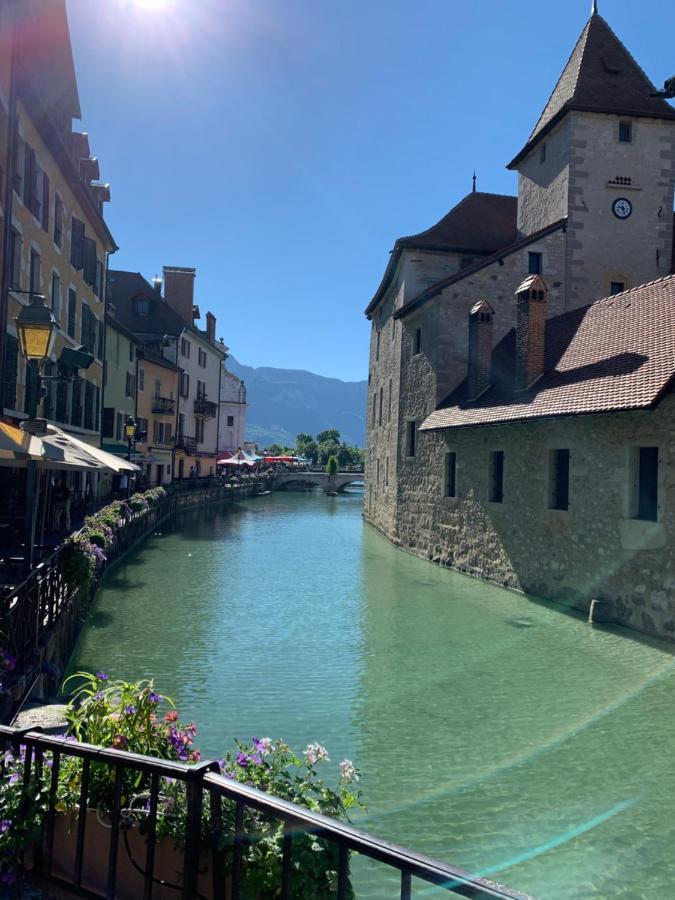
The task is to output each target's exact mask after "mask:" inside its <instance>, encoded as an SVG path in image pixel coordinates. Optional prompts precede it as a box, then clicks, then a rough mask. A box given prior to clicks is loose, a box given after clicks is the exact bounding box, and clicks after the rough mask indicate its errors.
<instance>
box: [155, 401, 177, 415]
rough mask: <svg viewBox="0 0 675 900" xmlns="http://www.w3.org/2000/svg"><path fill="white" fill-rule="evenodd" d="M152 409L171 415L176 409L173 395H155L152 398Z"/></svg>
mask: <svg viewBox="0 0 675 900" xmlns="http://www.w3.org/2000/svg"><path fill="white" fill-rule="evenodd" d="M152 411H153V412H154V413H160V414H164V415H167V416H170V415H173V413H174V412H175V411H176V401H175V400H174V399H173V397H159V396H155V397H153V398H152Z"/></svg>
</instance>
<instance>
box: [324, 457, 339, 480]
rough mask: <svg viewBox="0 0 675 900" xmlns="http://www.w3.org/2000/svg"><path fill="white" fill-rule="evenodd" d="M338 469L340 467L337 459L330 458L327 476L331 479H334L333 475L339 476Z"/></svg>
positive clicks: (327, 465)
mask: <svg viewBox="0 0 675 900" xmlns="http://www.w3.org/2000/svg"><path fill="white" fill-rule="evenodd" d="M338 468H339V466H338V461H337V459H336V458H335V457H334V456H330V457H329V458H328V462H327V463H326V474H327V475H330V477H331V478H332V477H333V475H337V470H338Z"/></svg>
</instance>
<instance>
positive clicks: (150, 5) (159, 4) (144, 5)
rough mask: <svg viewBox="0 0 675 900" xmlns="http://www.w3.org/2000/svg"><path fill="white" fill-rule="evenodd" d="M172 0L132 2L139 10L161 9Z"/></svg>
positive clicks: (138, 0)
mask: <svg viewBox="0 0 675 900" xmlns="http://www.w3.org/2000/svg"><path fill="white" fill-rule="evenodd" d="M171 2H172V0H134V3H135V5H136V6H138V7H140V8H141V9H163V8H165V7H167V6H170V5H171Z"/></svg>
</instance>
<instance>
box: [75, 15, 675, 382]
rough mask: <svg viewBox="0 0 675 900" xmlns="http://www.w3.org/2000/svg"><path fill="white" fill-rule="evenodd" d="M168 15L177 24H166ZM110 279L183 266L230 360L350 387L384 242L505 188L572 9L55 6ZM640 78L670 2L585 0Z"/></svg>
mask: <svg viewBox="0 0 675 900" xmlns="http://www.w3.org/2000/svg"><path fill="white" fill-rule="evenodd" d="M186 9H189V13H186V12H185V10H186ZM68 10H69V17H70V25H71V35H72V41H73V49H74V54H75V64H76V68H77V74H78V81H79V89H80V99H81V104H82V110H83V118H82V123H81V127H82V129H83V130H85V131H88V132H89V135H90V142H91V146H92V152H93V153H94V154H95V155H97V156H98V157H99V159H100V163H101V175H102V178H103V180H104V181H109V182H110V183H111V187H112V202H111V203H110V204H109V206H108V213H107V219H108V223H109V225H110V227H111V230H112V232H113V235H114V236H115V238H116V240H117V243H118V244H119V246H120V250H119V251H118V253H117V254H116V255H115V256H114V257H113V258H112V265H113V267H116V268H125V269H130V270H134V271H140V272H142V273H143V274H144V275H145V276H146V277H148V278H151V277H152V276H153V275H155V274H156V273H158V272H159V273H161V269H162V265H165V264H167V265H180V266H196V268H197V282H196V295H197V302H198V304H199V306H200V308H201V311H202V313H205V312H206V310H207V309H211V310H213V312H214V314H215V315H216V316H217V319H218V326H217V332H218V335H219V336H221V335H222V337H223V338H224V340H225V342H226V344H227V345H228V346H229V347H230V348H231V351H232V353H233V354H234V355H235V356H236V357H237V358H238V359H239V360H240V361H241V362H243V363H247V364H248V365H254V366H260V365H270V366H282V367H288V368H304V369H309V370H311V371H314V372H318V373H320V374H322V375H329V376H334V377H338V378H343V379H346V380H356V379H360V378H365V377H366V376H367V360H368V336H369V326H368V323H367V321H366V320H365V318H364V316H363V309H364V307H365V306H366V304H367V302H368V300H369V299H370V297H371V296H372V294H373V292H374V291H375V289H376V287H377V285H378V283H379V281H380V278H381V276H382V273H383V271H384V267H385V266H386V263H387V259H388V253H389V250H390V249H391V247H392V246H393V243H394V240H395V238H396V237H397V236H399V235H404V234H412V233H415V232H417V231H421V230H423V229H424V228H427V227H429V225H431V224H433V223H434V222H435V221H437V220H438V219H439V218H440V217H441V216H442V215H444V214H445V213H446V212H447V210H448V209H450V208H451V207H452V206H453V205H454V204H455V203H456V202H457V201H459V200H460V199H461V198H462V197H463V196H464V195H465V194H466V193H467V192H468V191H469V190H470V187H471V175H472V172H473V170H474V167H475V169H476V171H477V174H478V188H479V190H485V191H494V192H497V193H515V190H516V179H515V176H514V175H513V174H512V173H510V172H507V171H506V169H505V168H504V167H505V164H506V163H507V162H508V161H509V160H510V159H511V158H512V157H513V156H514V155H515V153H516V152H517V151H518V150H519V149H520V148H521V146H522V145H523V144H524V142H525V139H526V137H527V135H528V133H529V131H530V130H531V128H532V126H533V124H534V122H535V121H536V119H537V117H538V115H539V113H540V111H541V109H542V108H543V106H544V104H545V102H546V99H547V97H548V95H549V93H550V91H551V89H552V88H553V85H554V83H555V81H556V79H557V77H558V75H559V74H560V71H561V70H562V68H563V66H564V64H565V62H566V60H567V57H568V56H569V53H570V52H571V50H572V47H573V45H574V43H575V41H576V39H577V37H578V35H579V33H580V32H581V30H582V28H583V26H584V24H585V21H586V19H587V17H588V15H589V12H590V3H587V2H586V0H579V2H577V0H565V2H555V3H553V2H550V0H549V2H546V3H544V4H541V3H540V4H536V3H533V2H532V0H513V2H510V3H504V2H495V0H472V2H470V3H468V2H467V3H456V2H452V0H417V2H416V3H414V4H411V3H410V2H407V0H340V2H328V0H189V2H186V0H105V2H100V0H68ZM600 13H601V14H602V15H604V17H605V18H606V19H607V20H608V22H609V24H610V25H611V26H612V28H613V29H614V30H615V31H616V33H617V34H618V35H619V37H620V38H621V39H622V40H623V41H624V43H625V44H626V45H627V46H628V48H629V50H631V52H632V53H633V55H634V56H635V57H636V59H637V60H638V62H639V63H640V64H641V65H642V67H643V68H644V69H645V70H646V72H647V74H648V75H649V76H650V77H651V78H652V80H653V81H655V82H656V83H657V84H659V85H660V84H662V83H663V81H664V79H665V78H666V77H669V76H671V75H673V74H675V51H674V50H673V42H672V34H673V27H672V26H673V11H672V4H671V2H669V0H653V2H651V3H649V4H648V6H644V7H643V6H642V5H641V4H637V3H635V2H634V0H600Z"/></svg>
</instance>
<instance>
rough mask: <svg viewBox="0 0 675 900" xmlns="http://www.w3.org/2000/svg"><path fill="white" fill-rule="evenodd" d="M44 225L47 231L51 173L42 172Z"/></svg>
mask: <svg viewBox="0 0 675 900" xmlns="http://www.w3.org/2000/svg"><path fill="white" fill-rule="evenodd" d="M42 179H43V188H42V227H43V228H44V230H45V231H49V175H47V173H46V172H43V173H42Z"/></svg>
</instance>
